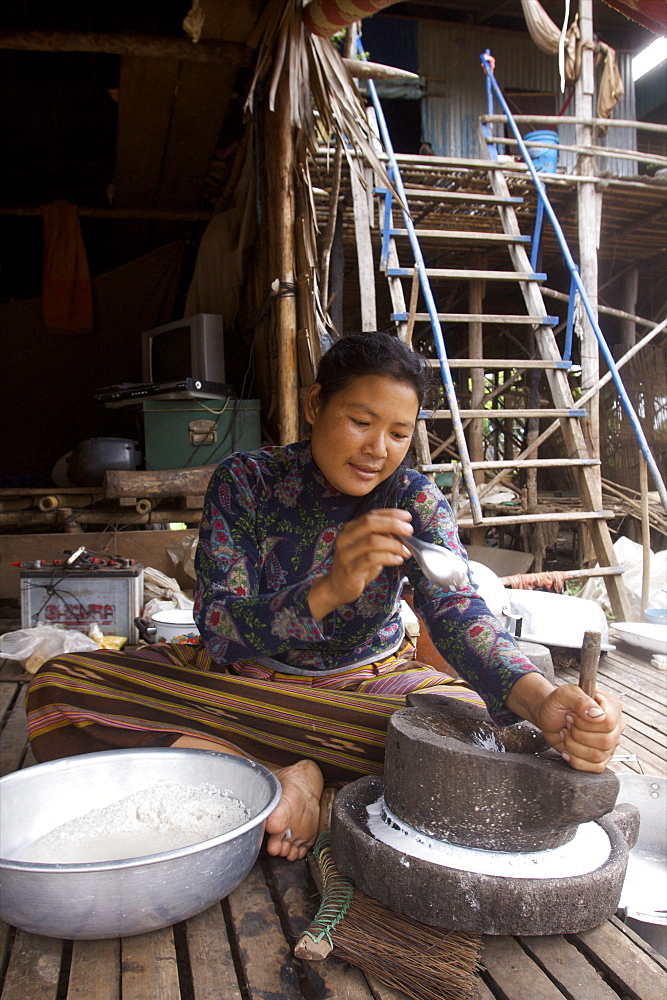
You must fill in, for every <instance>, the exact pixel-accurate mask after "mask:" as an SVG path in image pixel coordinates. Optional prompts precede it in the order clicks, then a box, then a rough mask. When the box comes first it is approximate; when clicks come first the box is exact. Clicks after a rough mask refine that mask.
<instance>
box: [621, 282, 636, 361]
mask: <svg viewBox="0 0 667 1000" xmlns="http://www.w3.org/2000/svg"><path fill="white" fill-rule="evenodd" d="M638 286H639V268H638V266H637V265H636V264H634V265H633V266H632V267H631V268H630V269H629V270H628V271H626V272H625V274H624V275H623V311H624V312H627V313H630V314H634V313H636V311H637V290H638ZM636 341H637V324H636V323H635V321H634V320H633V319H630V317H628V318H627V319H623V320H621V348H620V350H621V354H625V352H626V351H629V350H630V348H631V347H634V345H635V343H636Z"/></svg>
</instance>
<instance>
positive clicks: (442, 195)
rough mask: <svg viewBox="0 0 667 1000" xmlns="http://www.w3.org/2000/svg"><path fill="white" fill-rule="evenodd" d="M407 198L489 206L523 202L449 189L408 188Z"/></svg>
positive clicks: (514, 198) (406, 190)
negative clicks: (483, 203) (475, 203)
mask: <svg viewBox="0 0 667 1000" xmlns="http://www.w3.org/2000/svg"><path fill="white" fill-rule="evenodd" d="M405 196H406V198H408V200H409V199H410V198H415V199H416V200H419V199H420V198H421V199H437V200H439V201H466V202H472V203H474V202H477V203H482V202H486V204H487V205H520V204H521V203H522V202H523V198H521V197H518V196H517V197H509V198H499V197H497V195H495V194H484V193H481V192H473V191H449V190H448V189H447V188H438V187H435V188H420V187H406V188H405Z"/></svg>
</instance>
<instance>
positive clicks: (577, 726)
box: [505, 672, 625, 774]
mask: <svg viewBox="0 0 667 1000" xmlns="http://www.w3.org/2000/svg"><path fill="white" fill-rule="evenodd" d="M505 704H506V705H507V707H508V708H510V709H511V710H512V711H513V712H515V713H516V714H517V715H521V716H522V717H523V718H524V719H528V721H529V722H532V723H533V724H534V725H536V726H538V727H539V728H540V729H541V730H542V732H543V734H544V737H545V739H546V740H547V741H548V742H549V743H550V744H551V746H552V747H554V749H556V750H558V752H559V754H560V755H561V756H562V758H563V760H565V761H567V763H568V764H569V765H570V767H573V768H575V770H577V771H592V772H594V773H596V774H599V773H601V772H602V771H604V769H605V768H606V766H607V764H608V763H609V761H610V760H611V758H612V756H613V754H614V751H615V750H616V747H617V746H618V743H619V740H620V738H621V734H622V732H623V730H624V729H625V722H624V720H623V714H622V705H621V703H620V701H619V700H618V698H615V697H614V696H613V695H611V694H600V693H598V694H596V695H595V697H594V698H590V697H589V696H588V695H587V694H584V692H583V691H582V690H581V688H580V687H579V686H578V685H576V684H563V685H562V686H561V687H554V686H553V684H551V683H550V682H549V681H548V680H547V679H546V677H544V676H543V675H542V674H539V673H536V672H531V673H527V674H524V676H523V677H521V678H519V680H518V681H517V682H516V684H515V685H514V686H513V687H512V689H511V690H510V693H509V695H508V697H507V698H506V700H505Z"/></svg>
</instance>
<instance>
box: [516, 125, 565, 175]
mask: <svg viewBox="0 0 667 1000" xmlns="http://www.w3.org/2000/svg"><path fill="white" fill-rule="evenodd" d="M524 139H526V140H527V141H528V142H543V143H545V144H546V146H547V148H546V149H540V148H539V147H538V146H529V147H528V152H529V153H530V158H531V160H532V161H533V164H534V165H535V169H536V170H537V171H538V172H539V173H549V174H553V173H555V172H556V167H557V165H558V132H552V131H551V129H542V130H541V131H540V132H528V134H527V135H524Z"/></svg>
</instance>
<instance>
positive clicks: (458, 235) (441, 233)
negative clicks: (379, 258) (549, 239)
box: [389, 229, 531, 243]
mask: <svg viewBox="0 0 667 1000" xmlns="http://www.w3.org/2000/svg"><path fill="white" fill-rule="evenodd" d="M389 235H390V236H409V235H410V234H409V233H408V231H407V229H390V230H389ZM415 236H416V237H417V239H424V240H442V241H443V242H445V241H446V242H448V243H530V240H531V238H530V236H508V235H507V233H485V232H479V231H476V232H473V231H468V230H465V229H415Z"/></svg>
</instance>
